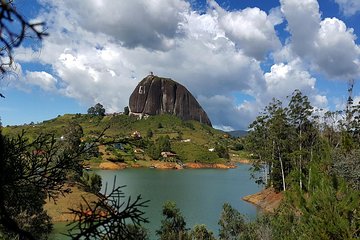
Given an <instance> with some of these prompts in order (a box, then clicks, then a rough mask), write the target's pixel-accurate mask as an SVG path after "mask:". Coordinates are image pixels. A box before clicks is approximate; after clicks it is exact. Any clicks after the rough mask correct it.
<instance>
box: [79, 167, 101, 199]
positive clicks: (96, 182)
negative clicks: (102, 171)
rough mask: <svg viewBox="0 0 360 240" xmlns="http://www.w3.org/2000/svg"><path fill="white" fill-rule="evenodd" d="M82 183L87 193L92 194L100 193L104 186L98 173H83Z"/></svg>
mask: <svg viewBox="0 0 360 240" xmlns="http://www.w3.org/2000/svg"><path fill="white" fill-rule="evenodd" d="M80 182H81V183H82V186H83V188H84V190H85V191H87V192H91V193H95V194H97V193H99V192H100V190H101V186H102V181H101V176H100V175H98V174H96V173H88V172H86V171H84V172H83V175H82V177H81V178H80Z"/></svg>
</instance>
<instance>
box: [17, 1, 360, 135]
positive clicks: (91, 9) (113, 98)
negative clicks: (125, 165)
mask: <svg viewBox="0 0 360 240" xmlns="http://www.w3.org/2000/svg"><path fill="white" fill-rule="evenodd" d="M40 2H41V3H42V4H43V5H46V6H47V8H46V9H45V10H46V11H45V10H44V11H42V12H41V14H40V15H39V16H38V17H37V19H39V20H41V21H45V22H47V23H48V31H49V33H50V35H49V37H47V38H46V39H45V40H44V41H43V42H42V48H41V50H37V49H32V48H30V47H29V48H24V47H21V48H19V49H16V53H15V54H16V56H17V60H18V61H20V62H28V63H38V64H42V65H44V66H47V69H52V72H33V71H28V72H26V73H25V76H26V79H28V80H27V81H28V82H29V83H30V84H33V85H37V86H39V87H41V88H42V89H44V90H45V91H59V92H60V93H62V94H63V95H65V96H68V97H71V98H75V99H78V100H79V101H81V102H82V103H84V104H88V105H92V104H94V103H96V102H101V103H102V104H103V105H104V106H105V107H106V109H107V112H113V111H122V110H123V107H124V106H127V105H128V99H129V96H130V94H131V92H132V90H133V89H134V88H135V86H136V85H137V83H138V82H139V81H140V80H142V78H143V77H145V76H146V75H148V74H149V72H150V71H153V72H154V73H155V75H158V76H164V77H170V78H172V79H174V80H176V81H178V82H180V83H181V84H183V85H185V86H186V87H187V88H188V89H189V90H190V92H192V93H193V94H194V96H195V97H196V98H197V99H198V101H199V102H200V104H201V105H202V106H203V108H204V109H205V111H206V112H207V113H208V115H209V116H210V118H211V121H212V123H213V124H214V125H215V126H217V127H219V128H222V129H246V128H247V126H248V124H249V122H251V120H253V119H254V118H255V117H256V115H257V114H258V113H259V112H260V110H261V109H262V108H263V107H264V106H265V105H266V104H268V103H269V101H270V100H271V98H272V97H278V98H280V99H282V100H283V99H286V96H287V95H290V94H291V93H292V91H293V90H294V89H300V90H301V91H302V92H303V93H304V94H307V95H309V96H310V99H311V100H312V101H313V102H314V104H316V105H317V106H319V107H320V106H325V105H326V104H327V102H328V101H327V97H326V96H324V95H322V94H320V93H319V92H318V91H317V89H316V88H315V83H316V79H315V78H314V77H313V76H312V74H311V72H312V71H321V72H325V73H326V74H328V75H330V76H332V77H351V76H355V75H356V74H358V73H357V72H356V68H357V66H358V65H357V64H358V59H359V52H358V46H357V45H356V44H355V42H354V41H355V34H354V33H353V32H352V30H351V29H348V28H347V27H346V26H345V24H344V23H343V22H342V21H340V20H338V19H335V18H333V19H330V18H329V19H325V20H321V15H320V13H319V6H318V4H317V2H316V1H315V0H306V1H295V0H281V8H280V7H279V8H274V9H271V10H270V11H269V12H268V13H266V12H265V11H263V10H261V9H259V8H246V9H241V10H233V11H228V10H226V9H223V8H221V7H220V6H219V5H218V4H217V3H216V2H215V1H214V0H209V1H208V5H207V9H206V11H203V12H201V13H200V12H197V11H194V10H193V9H191V5H190V4H189V2H188V1H184V0H134V1H115V0H103V1H95V0H89V1H80V0H74V1H70V2H66V4H65V2H64V1H63V0H61V1H58V0H40ZM285 19H286V20H287V23H288V31H289V32H290V33H291V37H290V39H288V40H287V41H286V44H285V46H281V43H280V41H279V38H278V36H277V32H276V31H275V28H274V27H275V26H277V25H278V24H281V23H282V22H283V21H284V20H285ZM330 36H331V37H330ZM339 46H341V47H339ZM340 49H341V50H344V49H346V51H347V53H344V52H342V51H340ZM269 53H271V55H270V57H268V56H269V55H268V54H269ZM272 58H273V60H274V61H275V63H273V62H272ZM340 60H341V62H340V63H339V61H340ZM263 64H264V65H266V66H267V67H269V70H267V72H266V73H264V71H263V70H262V66H263ZM309 66H310V67H309ZM239 94H240V95H241V94H243V95H244V94H245V95H248V96H250V98H249V99H248V100H241V101H239V100H238V99H237V96H238V95H239Z"/></svg>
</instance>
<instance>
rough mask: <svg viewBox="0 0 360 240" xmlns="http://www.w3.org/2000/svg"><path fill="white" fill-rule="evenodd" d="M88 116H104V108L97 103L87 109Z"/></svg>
mask: <svg viewBox="0 0 360 240" xmlns="http://www.w3.org/2000/svg"><path fill="white" fill-rule="evenodd" d="M87 112H88V114H90V115H96V116H105V108H104V106H103V105H102V104H100V103H97V104H95V106H93V107H90V108H89V109H88V111H87Z"/></svg>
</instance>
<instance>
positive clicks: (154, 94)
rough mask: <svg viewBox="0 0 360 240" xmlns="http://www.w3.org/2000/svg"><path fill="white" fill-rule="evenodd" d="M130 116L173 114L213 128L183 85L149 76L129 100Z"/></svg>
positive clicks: (137, 87)
mask: <svg viewBox="0 0 360 240" xmlns="http://www.w3.org/2000/svg"><path fill="white" fill-rule="evenodd" d="M129 108H130V114H135V115H140V116H145V115H160V114H172V115H176V116H178V117H180V118H181V119H183V120H196V121H199V122H201V123H204V124H207V125H209V126H211V122H210V119H209V118H208V116H207V114H206V112H205V111H204V110H203V109H202V107H201V106H200V104H199V103H198V102H197V101H196V99H195V98H194V96H193V95H192V94H191V93H190V92H189V91H188V90H187V89H186V88H185V87H184V86H183V85H181V84H179V83H177V82H175V81H173V80H171V79H169V78H161V77H158V76H153V75H149V76H147V77H145V78H144V79H143V80H142V81H141V82H140V83H139V84H138V85H137V86H136V88H135V90H134V91H133V93H132V94H131V96H130V99H129Z"/></svg>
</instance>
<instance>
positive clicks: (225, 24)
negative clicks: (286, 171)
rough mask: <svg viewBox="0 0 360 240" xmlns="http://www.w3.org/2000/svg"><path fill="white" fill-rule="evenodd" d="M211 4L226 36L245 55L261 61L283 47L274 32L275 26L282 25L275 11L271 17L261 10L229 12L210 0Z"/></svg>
mask: <svg viewBox="0 0 360 240" xmlns="http://www.w3.org/2000/svg"><path fill="white" fill-rule="evenodd" d="M209 4H210V6H211V7H213V9H214V13H213V14H214V15H215V17H217V18H218V21H219V24H220V27H221V28H222V29H223V30H224V31H225V34H226V36H227V37H229V38H230V39H231V40H232V41H233V42H234V43H235V44H236V45H238V47H239V49H241V50H242V51H244V53H245V54H247V55H249V56H251V57H254V58H256V59H258V60H260V59H263V58H264V57H265V55H266V54H267V53H268V52H269V51H271V50H274V49H277V48H279V47H280V46H281V44H280V41H279V39H278V37H277V35H276V33H275V30H274V25H276V24H279V23H281V20H280V19H281V18H279V16H278V14H277V13H276V11H275V10H274V11H273V14H272V15H271V17H269V16H268V15H267V14H266V12H264V11H262V10H260V9H259V8H246V9H244V10H239V11H233V12H228V11H225V10H224V9H222V8H221V7H220V6H219V5H218V4H217V3H216V2H215V1H214V0H210V1H209Z"/></svg>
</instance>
